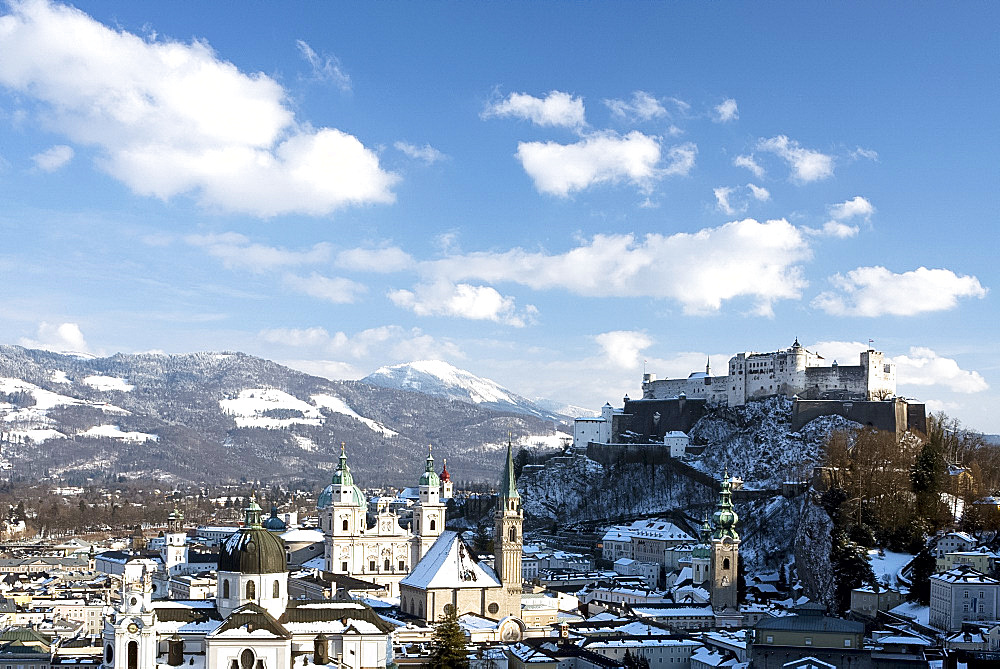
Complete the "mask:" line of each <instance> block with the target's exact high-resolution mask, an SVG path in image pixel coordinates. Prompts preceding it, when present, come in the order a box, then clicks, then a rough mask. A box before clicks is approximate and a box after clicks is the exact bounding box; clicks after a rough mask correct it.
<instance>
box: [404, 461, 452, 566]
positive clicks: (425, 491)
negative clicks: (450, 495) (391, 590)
mask: <svg viewBox="0 0 1000 669" xmlns="http://www.w3.org/2000/svg"><path fill="white" fill-rule="evenodd" d="M417 489H418V491H419V494H420V497H419V501H418V503H417V505H416V506H415V507H414V509H413V534H414V537H413V546H414V552H413V553H412V555H411V558H410V564H417V563H418V562H419V561H420V558H422V557H423V556H424V555H426V554H427V551H428V550H430V547H431V546H433V545H434V542H435V541H437V538H438V537H439V536H441V532H443V531H444V524H445V508H446V507H445V505H444V504H442V503H441V479H440V477H438V475H437V472H436V471H435V470H434V452H433V446H430V445H428V446H427V462H426V464H425V465H424V473H423V474H421V475H420V485H419V486H418V487H417Z"/></svg>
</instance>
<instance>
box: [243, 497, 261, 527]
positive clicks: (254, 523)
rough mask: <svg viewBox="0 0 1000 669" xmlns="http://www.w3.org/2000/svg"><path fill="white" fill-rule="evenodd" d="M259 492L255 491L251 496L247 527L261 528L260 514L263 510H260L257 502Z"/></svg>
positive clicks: (247, 510)
mask: <svg viewBox="0 0 1000 669" xmlns="http://www.w3.org/2000/svg"><path fill="white" fill-rule="evenodd" d="M256 495H257V491H256V490H254V491H253V492H252V493H251V494H250V503H249V504H247V508H246V513H247V515H246V525H247V527H260V526H261V525H260V514H261V512H262V511H263V509H261V508H260V504H258V503H257V500H256Z"/></svg>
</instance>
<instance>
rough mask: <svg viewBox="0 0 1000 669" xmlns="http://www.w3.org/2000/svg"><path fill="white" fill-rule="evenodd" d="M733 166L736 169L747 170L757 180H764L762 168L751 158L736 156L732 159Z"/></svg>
mask: <svg viewBox="0 0 1000 669" xmlns="http://www.w3.org/2000/svg"><path fill="white" fill-rule="evenodd" d="M733 165H735V166H736V167H745V168H747V169H748V170H750V171H751V172H753V175H754V176H755V177H757V178H758V179H763V178H764V168H763V167H761V166H760V164H759V163H758V162H757V161H756V160H754V157H753V156H736V157H735V158H733Z"/></svg>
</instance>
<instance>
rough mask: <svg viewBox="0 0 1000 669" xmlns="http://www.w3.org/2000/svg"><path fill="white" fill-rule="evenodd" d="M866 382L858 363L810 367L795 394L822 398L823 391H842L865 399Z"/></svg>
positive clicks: (863, 371) (806, 397) (865, 376)
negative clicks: (802, 384)
mask: <svg viewBox="0 0 1000 669" xmlns="http://www.w3.org/2000/svg"><path fill="white" fill-rule="evenodd" d="M867 384H868V382H867V375H866V373H865V368H863V367H861V366H860V365H840V366H838V367H810V368H809V369H807V370H806V371H805V385H804V386H802V387H801V388H799V389H798V390H797V391H796V393H795V394H798V395H799V396H800V397H803V398H805V399H817V400H818V399H823V393H826V392H832V391H842V392H846V393H849V394H852V395H861V396H863V397H864V398H865V399H867V397H868V395H867V392H868V385H867Z"/></svg>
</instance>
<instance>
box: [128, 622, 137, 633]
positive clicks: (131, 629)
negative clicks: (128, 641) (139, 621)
mask: <svg viewBox="0 0 1000 669" xmlns="http://www.w3.org/2000/svg"><path fill="white" fill-rule="evenodd" d="M128 631H129V634H135V633H136V632H138V631H139V626H138V625H136V624H135V623H129V624H128Z"/></svg>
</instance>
